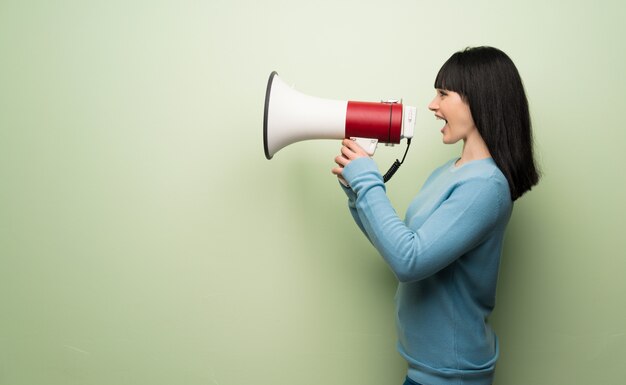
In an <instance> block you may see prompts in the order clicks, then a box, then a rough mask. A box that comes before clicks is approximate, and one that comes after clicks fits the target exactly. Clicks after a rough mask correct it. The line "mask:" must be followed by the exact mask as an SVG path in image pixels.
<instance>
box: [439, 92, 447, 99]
mask: <svg viewBox="0 0 626 385" xmlns="http://www.w3.org/2000/svg"><path fill="white" fill-rule="evenodd" d="M437 95H439V96H440V97H442V98H443V97H444V96H448V93H447V92H446V91H445V90H437Z"/></svg>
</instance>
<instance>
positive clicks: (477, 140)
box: [456, 131, 491, 166]
mask: <svg viewBox="0 0 626 385" xmlns="http://www.w3.org/2000/svg"><path fill="white" fill-rule="evenodd" d="M485 158H491V153H490V152H489V148H487V144H486V143H485V141H484V140H483V138H482V137H481V136H480V134H479V133H478V131H476V135H472V136H470V137H467V138H465V139H464V140H463V151H462V152H461V158H460V159H459V160H457V162H456V165H457V166H460V165H462V164H464V163H467V162H471V161H473V160H479V159H485Z"/></svg>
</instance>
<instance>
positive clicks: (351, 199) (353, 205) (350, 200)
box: [339, 183, 369, 239]
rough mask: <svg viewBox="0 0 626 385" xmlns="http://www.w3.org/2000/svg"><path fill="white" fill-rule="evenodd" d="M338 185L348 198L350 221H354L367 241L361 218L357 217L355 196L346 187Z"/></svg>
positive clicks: (350, 189)
mask: <svg viewBox="0 0 626 385" xmlns="http://www.w3.org/2000/svg"><path fill="white" fill-rule="evenodd" d="M339 185H340V186H341V188H342V189H343V192H344V193H346V196H347V197H348V209H350V214H351V215H352V219H354V222H355V223H356V224H357V226H359V229H361V231H362V232H363V234H365V236H366V237H367V239H369V236H368V235H367V232H366V231H365V229H364V228H363V222H362V221H361V218H360V217H359V213H358V211H357V209H356V194H355V193H354V191H353V190H352V188H351V187H346V186H344V185H343V184H342V183H339Z"/></svg>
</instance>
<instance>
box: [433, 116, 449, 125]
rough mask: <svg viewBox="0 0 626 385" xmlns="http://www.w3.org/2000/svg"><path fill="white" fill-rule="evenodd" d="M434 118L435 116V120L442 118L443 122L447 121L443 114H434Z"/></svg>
mask: <svg viewBox="0 0 626 385" xmlns="http://www.w3.org/2000/svg"><path fill="white" fill-rule="evenodd" d="M435 118H437V120H443V121H444V122H446V123H448V120H446V119H445V118H444V117H443V116H439V115H437V114H435Z"/></svg>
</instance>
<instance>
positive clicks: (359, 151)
mask: <svg viewBox="0 0 626 385" xmlns="http://www.w3.org/2000/svg"><path fill="white" fill-rule="evenodd" d="M341 145H342V146H341V154H340V155H338V156H337V157H335V163H337V166H338V167H335V168H333V169H332V170H331V172H332V173H333V174H335V175H337V178H339V181H341V183H343V185H344V186H348V183H347V182H346V180H345V179H343V175H342V173H343V168H344V167H346V166H347V165H348V163H350V162H352V161H353V160H355V159H358V158H363V157H369V155H368V154H367V152H365V150H364V149H363V147H361V146H359V144H358V143H357V142H355V141H354V140H352V139H344V140H343V141H342V142H341Z"/></svg>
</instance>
